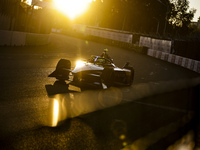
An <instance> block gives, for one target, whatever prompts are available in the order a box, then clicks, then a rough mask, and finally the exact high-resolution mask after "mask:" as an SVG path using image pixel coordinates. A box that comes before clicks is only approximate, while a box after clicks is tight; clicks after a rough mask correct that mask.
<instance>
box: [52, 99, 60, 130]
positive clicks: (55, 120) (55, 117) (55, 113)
mask: <svg viewBox="0 0 200 150" xmlns="http://www.w3.org/2000/svg"><path fill="white" fill-rule="evenodd" d="M58 110H59V104H58V100H56V99H55V100H54V104H53V122H52V123H53V126H56V125H57V123H58Z"/></svg>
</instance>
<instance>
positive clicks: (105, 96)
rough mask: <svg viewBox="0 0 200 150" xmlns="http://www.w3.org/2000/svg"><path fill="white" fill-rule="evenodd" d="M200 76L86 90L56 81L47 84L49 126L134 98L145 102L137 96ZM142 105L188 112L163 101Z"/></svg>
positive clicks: (185, 83)
mask: <svg viewBox="0 0 200 150" xmlns="http://www.w3.org/2000/svg"><path fill="white" fill-rule="evenodd" d="M199 80H200V79H199V78H197V79H194V80H190V81H185V80H180V81H176V84H174V81H171V82H169V81H168V82H159V83H156V84H155V83H148V84H137V85H132V86H129V87H120V88H118V87H110V88H108V89H106V90H103V89H96V90H84V91H81V88H79V87H76V86H73V85H71V84H68V83H66V82H64V81H63V82H62V81H56V82H55V83H54V84H53V85H46V90H47V93H48V97H49V106H48V119H47V126H52V127H55V126H57V125H58V124H59V123H60V122H62V121H64V120H66V119H68V118H74V117H77V116H80V115H84V114H87V113H91V112H94V111H97V110H101V109H105V108H109V107H112V106H116V105H119V104H123V103H127V102H131V101H134V103H140V104H143V103H141V102H139V101H137V100H139V99H141V98H145V97H149V96H153V95H157V94H161V93H166V92H170V91H174V90H177V89H180V88H181V89H182V88H186V87H190V86H191V85H194V84H196V83H198V82H199ZM197 81H198V82H197ZM143 105H149V106H153V107H159V108H162V109H167V110H171V109H172V110H176V111H180V112H185V110H184V109H183V110H182V108H180V109H179V108H173V107H171V106H167V104H165V106H163V104H162V105H161V104H159V105H155V104H150V103H149V104H148V103H144V104H143Z"/></svg>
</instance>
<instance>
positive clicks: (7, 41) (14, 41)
mask: <svg viewBox="0 0 200 150" xmlns="http://www.w3.org/2000/svg"><path fill="white" fill-rule="evenodd" d="M49 42H50V35H49V34H36V33H26V32H17V31H6V30H0V46H25V45H46V44H48V43H49Z"/></svg>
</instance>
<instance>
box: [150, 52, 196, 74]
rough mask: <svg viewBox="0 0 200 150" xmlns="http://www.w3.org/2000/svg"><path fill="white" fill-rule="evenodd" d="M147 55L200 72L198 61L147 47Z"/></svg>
mask: <svg viewBox="0 0 200 150" xmlns="http://www.w3.org/2000/svg"><path fill="white" fill-rule="evenodd" d="M147 55H149V56H152V57H155V58H158V59H162V60H164V61H168V62H170V63H174V64H176V65H179V66H182V67H184V68H187V69H190V70H192V71H195V72H198V73H200V61H197V60H193V59H189V58H185V57H182V56H177V55H174V54H169V53H165V52H161V51H157V50H152V49H148V52H147Z"/></svg>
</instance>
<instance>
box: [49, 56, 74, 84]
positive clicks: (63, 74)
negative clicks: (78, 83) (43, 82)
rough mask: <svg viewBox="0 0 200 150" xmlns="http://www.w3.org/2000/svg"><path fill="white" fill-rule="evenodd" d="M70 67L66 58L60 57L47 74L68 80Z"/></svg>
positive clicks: (61, 79)
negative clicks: (54, 68) (54, 66)
mask: <svg viewBox="0 0 200 150" xmlns="http://www.w3.org/2000/svg"><path fill="white" fill-rule="evenodd" d="M70 69H71V62H70V61H69V60H67V59H60V60H59V61H58V63H57V65H56V70H55V71H54V72H53V73H51V74H50V75H49V77H55V78H56V79H58V80H60V81H64V80H68V79H69V73H70V71H71V70H70Z"/></svg>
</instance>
